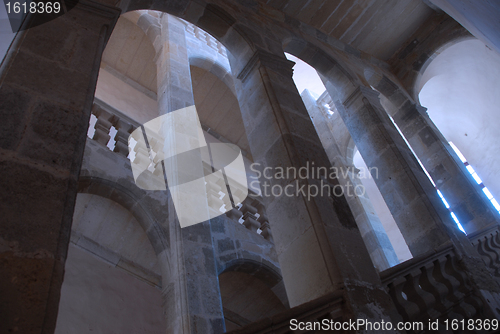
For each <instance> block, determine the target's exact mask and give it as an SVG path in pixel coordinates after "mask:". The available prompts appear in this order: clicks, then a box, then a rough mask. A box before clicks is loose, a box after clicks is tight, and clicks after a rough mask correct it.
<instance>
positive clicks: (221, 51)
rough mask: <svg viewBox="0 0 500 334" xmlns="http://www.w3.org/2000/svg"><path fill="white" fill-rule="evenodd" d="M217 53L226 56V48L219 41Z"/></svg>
mask: <svg viewBox="0 0 500 334" xmlns="http://www.w3.org/2000/svg"><path fill="white" fill-rule="evenodd" d="M217 51H218V52H219V53H220V54H221V55H223V56H225V53H224V46H223V45H222V43H221V42H219V41H217Z"/></svg>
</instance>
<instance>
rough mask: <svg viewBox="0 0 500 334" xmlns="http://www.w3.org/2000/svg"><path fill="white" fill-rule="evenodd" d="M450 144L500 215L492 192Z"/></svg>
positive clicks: (499, 208)
mask: <svg viewBox="0 0 500 334" xmlns="http://www.w3.org/2000/svg"><path fill="white" fill-rule="evenodd" d="M449 143H450V146H451V147H452V148H453V150H454V151H455V153H456V154H457V155H458V157H459V158H460V160H462V162H463V163H464V164H465V168H467V170H468V171H469V173H470V175H471V176H472V178H474V180H475V181H476V182H477V184H479V185H480V186H482V187H483V192H484V194H485V195H486V197H488V199H489V200H490V202H491V204H493V206H494V207H495V209H496V210H497V211H498V212H499V213H500V205H499V204H498V202H497V200H496V199H495V198H494V197H493V195H492V194H491V192H490V191H489V190H488V188H486V187H485V186H484V184H483V181H482V180H481V178H480V177H479V175H477V173H476V171H475V170H474V168H472V166H471V165H470V164H469V163H468V162H467V159H465V157H464V155H463V154H462V152H460V150H459V149H458V147H456V146H455V145H454V144H453V143H452V142H451V141H450V142H449Z"/></svg>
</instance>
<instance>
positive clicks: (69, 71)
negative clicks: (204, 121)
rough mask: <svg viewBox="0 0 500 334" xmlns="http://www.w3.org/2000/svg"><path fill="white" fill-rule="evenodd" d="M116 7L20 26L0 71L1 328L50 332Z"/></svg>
mask: <svg viewBox="0 0 500 334" xmlns="http://www.w3.org/2000/svg"><path fill="white" fill-rule="evenodd" d="M119 14H120V10H119V9H115V8H111V7H107V6H103V5H101V4H98V3H95V2H92V1H85V0H83V1H80V2H79V3H78V5H77V6H76V7H75V8H73V9H72V10H71V11H70V12H69V13H67V14H65V15H63V16H61V17H59V18H57V19H55V20H53V21H50V22H48V23H45V24H42V25H40V26H37V27H34V28H31V29H29V30H26V31H24V32H22V33H19V34H18V35H17V37H16V39H15V41H14V46H13V47H14V49H13V50H12V51H11V52H10V54H9V55H8V56H7V57H8V58H7V59H6V61H5V62H4V64H3V66H2V68H1V78H0V114H1V119H2V121H1V122H0V123H1V125H0V188H1V189H2V192H1V194H2V197H1V198H0V211H1V216H2V222H1V224H0V324H1V325H0V327H1V331H2V333H7V332H9V333H10V332H13V333H37V334H38V333H53V332H54V329H55V324H56V317H57V311H58V305H59V297H60V289H61V284H62V281H63V273H64V264H65V260H66V253H67V249H68V243H69V238H70V231H71V222H72V217H73V209H74V204H75V199H76V192H77V182H78V176H79V172H80V167H81V164H82V158H83V150H84V146H85V140H86V132H87V128H88V123H89V118H90V111H91V107H92V101H93V97H94V90H95V85H96V82H97V75H98V72H99V64H100V59H101V54H102V52H103V50H104V47H105V44H106V41H107V40H108V38H109V36H110V33H111V31H112V29H113V27H114V24H115V23H116V20H117V19H118V16H119Z"/></svg>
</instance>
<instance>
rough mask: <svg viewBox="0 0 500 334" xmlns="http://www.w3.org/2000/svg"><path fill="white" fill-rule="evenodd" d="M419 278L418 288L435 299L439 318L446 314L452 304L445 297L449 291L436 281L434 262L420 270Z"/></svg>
mask: <svg viewBox="0 0 500 334" xmlns="http://www.w3.org/2000/svg"><path fill="white" fill-rule="evenodd" d="M420 269H421V271H422V275H421V276H420V286H421V288H422V289H423V290H425V291H427V292H429V293H431V294H432V295H433V296H434V299H435V302H436V304H435V309H436V310H437V311H439V312H440V315H439V316H442V315H444V314H446V312H447V310H448V309H449V308H450V307H452V306H453V303H452V302H450V301H449V300H447V299H446V298H445V297H446V295H448V293H449V291H448V288H447V287H446V285H445V284H443V283H440V282H438V281H436V279H435V278H434V272H435V271H436V264H435V262H431V263H426V264H425V265H424V266H423V267H422V268H420Z"/></svg>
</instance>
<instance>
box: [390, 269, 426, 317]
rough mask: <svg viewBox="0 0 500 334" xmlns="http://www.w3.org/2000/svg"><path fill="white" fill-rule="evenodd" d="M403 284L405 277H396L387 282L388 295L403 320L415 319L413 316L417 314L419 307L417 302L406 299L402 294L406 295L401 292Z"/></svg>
mask: <svg viewBox="0 0 500 334" xmlns="http://www.w3.org/2000/svg"><path fill="white" fill-rule="evenodd" d="M405 284H406V278H405V277H397V278H396V279H394V280H393V281H392V282H391V283H389V285H388V286H387V287H388V289H389V295H390V296H391V298H392V300H393V301H394V304H395V306H396V308H397V310H398V312H399V314H401V315H402V316H403V319H404V320H405V321H410V320H413V319H415V317H416V316H417V315H418V314H419V308H418V306H417V304H415V303H414V302H412V301H410V300H408V297H407V296H406V298H405V297H404V295H406V293H404V292H403V288H404V286H405ZM403 294H404V295H403Z"/></svg>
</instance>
